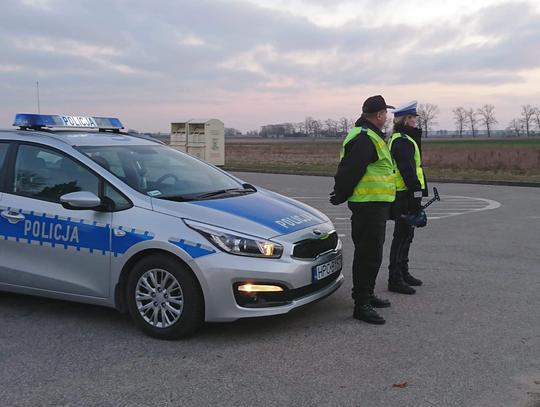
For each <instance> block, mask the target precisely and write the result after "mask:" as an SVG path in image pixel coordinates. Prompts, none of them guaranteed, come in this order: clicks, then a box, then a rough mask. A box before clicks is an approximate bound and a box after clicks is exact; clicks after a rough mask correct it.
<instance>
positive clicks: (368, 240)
mask: <svg viewBox="0 0 540 407" xmlns="http://www.w3.org/2000/svg"><path fill="white" fill-rule="evenodd" d="M387 108H390V109H394V107H393V106H388V105H387V104H386V102H385V100H384V98H383V97H382V96H380V95H378V96H372V97H370V98H368V99H367V100H366V101H365V102H364V105H363V106H362V116H361V117H360V118H359V119H358V120H357V121H356V123H355V127H354V128H353V129H352V130H351V131H350V133H349V134H348V135H347V137H346V138H345V141H344V142H343V147H342V149H341V154H340V157H341V160H340V163H339V166H338V170H337V173H336V175H335V177H334V179H335V184H334V191H333V192H332V193H331V194H330V195H331V198H330V202H331V203H332V204H333V205H339V204H341V203H343V202H345V201H348V206H349V209H350V210H351V212H352V217H351V221H352V239H353V242H354V261H353V270H352V272H353V289H352V297H353V299H354V303H355V306H354V312H353V317H354V318H356V319H360V320H363V321H366V322H368V323H371V324H384V323H385V320H384V318H382V317H381V316H380V315H379V314H378V313H377V312H376V311H375V310H374V309H373V307H375V308H385V307H389V306H390V302H389V301H388V300H383V299H381V298H379V297H378V296H377V295H375V293H374V288H375V280H376V278H377V275H378V273H379V268H380V266H381V263H382V257H383V245H384V239H385V233H386V221H387V219H388V217H389V212H390V204H391V202H393V201H394V199H395V194H396V185H395V177H394V169H393V165H392V158H391V156H390V151H389V149H388V147H387V145H386V143H385V142H384V141H383V139H384V135H383V133H382V131H381V129H382V128H383V126H384V123H385V121H386V115H387V110H386V109H387Z"/></svg>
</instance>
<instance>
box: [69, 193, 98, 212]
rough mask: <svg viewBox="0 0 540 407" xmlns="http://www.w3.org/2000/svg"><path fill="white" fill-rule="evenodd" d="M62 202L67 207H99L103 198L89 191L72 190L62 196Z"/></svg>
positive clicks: (82, 208) (77, 208) (80, 208)
mask: <svg viewBox="0 0 540 407" xmlns="http://www.w3.org/2000/svg"><path fill="white" fill-rule="evenodd" d="M60 203H61V204H62V206H63V207H64V208H66V209H71V210H85V209H99V207H100V206H101V199H99V198H98V197H97V196H96V195H94V194H93V193H92V192H89V191H79V192H70V193H69V194H65V195H62V196H61V197H60Z"/></svg>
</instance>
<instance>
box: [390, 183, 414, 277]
mask: <svg viewBox="0 0 540 407" xmlns="http://www.w3.org/2000/svg"><path fill="white" fill-rule="evenodd" d="M408 213H409V210H408V207H407V197H406V193H405V192H401V191H400V192H398V193H397V194H396V200H395V202H394V204H393V206H392V215H393V216H392V217H393V218H394V220H395V222H396V223H395V226H394V236H393V239H392V247H391V249H390V264H389V266H388V272H389V273H388V278H389V279H395V278H398V279H399V278H400V277H401V276H403V274H402V273H403V272H408V271H409V249H410V248H411V243H412V241H413V238H414V228H411V227H409V226H408V225H407V221H406V220H405V218H403V217H402V215H407V214H408Z"/></svg>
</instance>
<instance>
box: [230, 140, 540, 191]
mask: <svg viewBox="0 0 540 407" xmlns="http://www.w3.org/2000/svg"><path fill="white" fill-rule="evenodd" d="M340 148H341V144H340V143H328V142H326V143H317V142H316V141H312V142H309V141H308V142H306V143H304V144H296V143H279V142H268V143H262V142H257V143H254V144H247V143H243V144H229V143H228V144H227V146H226V149H225V153H226V154H225V157H226V160H225V164H226V167H227V168H237V169H246V170H252V171H254V170H259V171H272V172H275V171H278V172H279V171H286V172H298V173H313V174H326V175H333V174H334V173H335V171H336V168H337V165H338V163H339V151H340ZM422 150H423V158H422V160H423V166H424V168H425V170H426V175H427V176H428V177H431V178H451V179H469V180H471V179H476V180H499V181H518V182H519V181H522V182H540V138H534V139H515V138H510V139H476V140H473V139H468V140H462V139H456V140H444V141H439V140H437V141H429V140H428V141H426V142H424V143H423V146H422Z"/></svg>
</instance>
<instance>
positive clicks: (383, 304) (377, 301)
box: [369, 293, 392, 308]
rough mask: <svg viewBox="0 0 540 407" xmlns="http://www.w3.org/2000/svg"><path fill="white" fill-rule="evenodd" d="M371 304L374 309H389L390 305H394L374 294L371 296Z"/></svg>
mask: <svg viewBox="0 0 540 407" xmlns="http://www.w3.org/2000/svg"><path fill="white" fill-rule="evenodd" d="M369 303H370V304H371V306H372V307H373V308H388V307H389V306H390V305H392V304H391V303H390V301H388V300H383V299H382V298H381V297H379V296H378V295H376V294H374V293H372V294H371V295H370V296H369Z"/></svg>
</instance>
